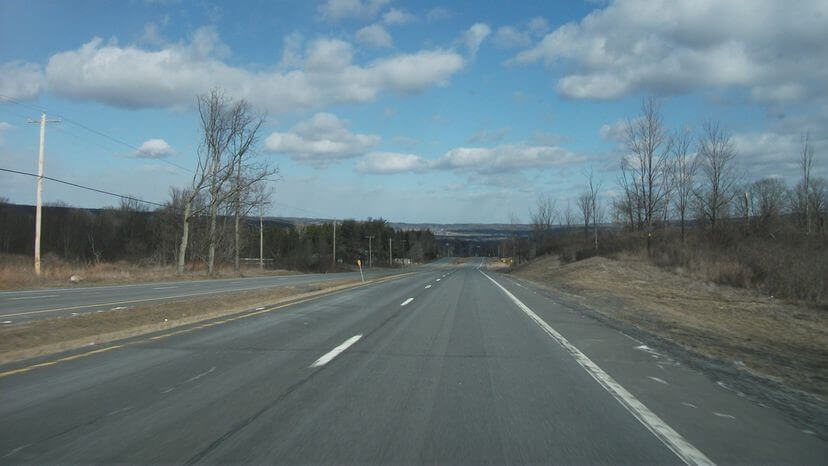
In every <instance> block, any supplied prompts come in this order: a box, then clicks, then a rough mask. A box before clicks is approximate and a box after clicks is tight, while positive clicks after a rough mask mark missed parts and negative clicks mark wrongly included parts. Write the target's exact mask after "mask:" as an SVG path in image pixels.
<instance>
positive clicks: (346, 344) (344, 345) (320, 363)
mask: <svg viewBox="0 0 828 466" xmlns="http://www.w3.org/2000/svg"><path fill="white" fill-rule="evenodd" d="M360 338H362V335H354V336H352V337H351V338H348V339H347V340H345V342H343V343H342V344H341V345H339V346H337V347H336V348H334V349H332V350H330V351H328V352H327V353H325V354H323V355H322V357H321V358H319V359H317V360H316V361H314V362H313V364H311V365H310V367H320V366H324V365H325V364H327V363H329V362H331V359H333V358H335V357H337V356H339V353H341V352H343V351H345V350H346V349H348V347H349V346H351V345H353V344H354V343H356V342H358V341H359V339H360Z"/></svg>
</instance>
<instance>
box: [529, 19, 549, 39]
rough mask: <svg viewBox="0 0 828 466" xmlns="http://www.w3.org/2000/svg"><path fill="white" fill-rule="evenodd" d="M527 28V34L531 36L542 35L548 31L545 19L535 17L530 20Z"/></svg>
mask: <svg viewBox="0 0 828 466" xmlns="http://www.w3.org/2000/svg"><path fill="white" fill-rule="evenodd" d="M527 26H528V28H529V32H531V33H532V34H533V35H543V34H546V33H547V31H549V23H548V22H547V21H546V18H543V17H541V16H536V17H534V18H532V19H530V20H529V24H528V25H527Z"/></svg>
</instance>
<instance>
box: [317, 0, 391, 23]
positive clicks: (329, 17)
mask: <svg viewBox="0 0 828 466" xmlns="http://www.w3.org/2000/svg"><path fill="white" fill-rule="evenodd" d="M390 1H391V0H365V1H362V0H327V1H326V2H325V3H323V4H321V5H319V7H318V8H317V11H318V12H319V14H320V15H321V19H323V20H325V21H330V22H336V21H341V20H343V19H371V18H373V17H375V16H376V15H377V13H379V10H380V9H382V7H383V6H385V5H387V4H388V3H389V2H390Z"/></svg>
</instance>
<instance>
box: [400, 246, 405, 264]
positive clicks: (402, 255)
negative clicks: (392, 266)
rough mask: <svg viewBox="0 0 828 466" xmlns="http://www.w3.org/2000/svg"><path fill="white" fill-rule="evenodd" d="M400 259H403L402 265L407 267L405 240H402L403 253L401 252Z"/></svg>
mask: <svg viewBox="0 0 828 466" xmlns="http://www.w3.org/2000/svg"><path fill="white" fill-rule="evenodd" d="M400 257H401V258H402V265H403V267H405V240H402V252H400Z"/></svg>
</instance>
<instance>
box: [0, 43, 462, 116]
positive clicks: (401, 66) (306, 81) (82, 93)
mask: <svg viewBox="0 0 828 466" xmlns="http://www.w3.org/2000/svg"><path fill="white" fill-rule="evenodd" d="M301 42H302V39H301V36H298V35H295V34H292V35H290V36H288V37H286V38H285V50H284V53H283V56H282V63H281V64H280V65H281V66H283V67H286V69H282V70H273V69H262V70H255V71H253V70H248V69H246V68H242V67H237V66H231V65H228V64H226V63H225V62H223V61H222V59H221V58H222V57H224V56H227V55H228V54H229V49H228V48H227V46H226V45H224V44H223V43H222V42H221V40H220V39H219V37H218V35H217V34H216V33H215V30H213V29H211V28H202V29H200V30H198V31H197V32H196V33H195V34H194V35H193V37H192V40H191V41H190V42H189V43H178V44H170V45H168V46H167V47H165V48H162V49H160V50H145V49H142V48H138V47H136V46H123V47H122V46H118V45H114V44H104V42H103V40H102V39H100V38H95V39H93V40H91V41H90V42H88V43H86V44H84V45H83V46H81V47H80V48H79V49H77V50H71V51H66V52H61V53H58V54H55V55H53V56H52V57H51V58H50V59H49V63H48V65H47V66H46V79H47V83H48V88H49V90H51V91H52V92H54V93H55V94H56V95H58V96H60V97H64V98H70V99H75V100H92V101H97V102H102V103H105V104H108V105H112V106H116V107H126V108H146V107H167V108H184V107H191V106H192V105H193V103H194V100H195V96H196V94H199V93H204V92H207V91H209V89H210V88H212V87H215V86H220V87H222V88H224V89H225V90H227V92H228V94H229V95H232V96H233V97H235V98H246V99H248V100H250V101H251V102H253V103H254V104H256V105H257V106H260V107H262V108H265V109H267V110H270V111H272V112H275V113H278V112H284V111H288V110H295V109H296V108H314V107H320V106H324V105H329V104H336V103H358V102H368V101H372V100H374V99H375V98H376V96H377V95H378V94H379V93H381V92H383V91H393V92H397V93H400V94H412V93H419V92H422V91H425V90H426V89H428V88H429V87H432V86H435V85H444V84H446V83H447V82H448V80H449V79H450V78H451V76H452V75H454V74H455V73H457V72H458V71H459V70H460V69H462V68H463V66H464V64H465V63H464V60H463V57H462V56H460V55H459V54H458V53H456V52H454V51H450V50H441V49H436V50H423V51H420V52H417V53H413V54H398V55H392V56H390V57H385V58H380V59H377V60H374V61H372V62H369V63H367V64H365V65H358V64H355V63H354V62H353V55H354V53H353V46H352V45H351V44H350V43H348V42H345V41H341V40H336V39H318V40H314V41H311V42H310V43H308V44H306V46H305V47H304V50H303V51H302V50H301ZM18 68H20V66H16V67H15V69H18ZM33 71H36V66H35V67H34V70H33ZM8 76H9V74H7V73H2V74H0V80H4V79H6V78H7V77H8ZM0 82H5V81H0ZM10 82H11V83H12V84H14V85H16V86H20V83H22V82H27V81H24V80H22V79H14V80H11V81H10ZM39 89H40V88H39V87H38V86H34V87H33V88H32V89H31V90H29V91H27V92H22V91H19V92H15V93H14V94H15V95H17V96H18V97H19V96H20V95H21V94H23V95H29V96H33V95H35V94H36V93H37V91H38V90H39ZM6 95H8V94H6Z"/></svg>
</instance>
